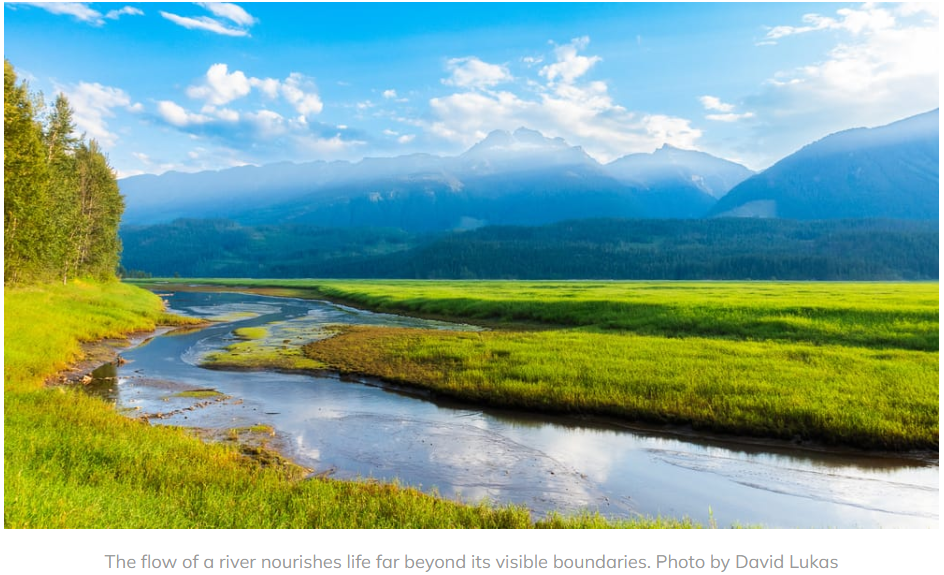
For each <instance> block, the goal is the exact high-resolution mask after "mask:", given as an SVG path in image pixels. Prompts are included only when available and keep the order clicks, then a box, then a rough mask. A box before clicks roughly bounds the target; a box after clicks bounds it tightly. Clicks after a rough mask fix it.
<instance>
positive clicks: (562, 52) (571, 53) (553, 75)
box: [541, 36, 602, 84]
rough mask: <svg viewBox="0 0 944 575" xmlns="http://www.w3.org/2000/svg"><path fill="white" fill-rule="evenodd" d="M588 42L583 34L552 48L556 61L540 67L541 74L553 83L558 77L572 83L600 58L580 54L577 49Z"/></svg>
mask: <svg viewBox="0 0 944 575" xmlns="http://www.w3.org/2000/svg"><path fill="white" fill-rule="evenodd" d="M588 44H590V38H589V37H587V36H583V37H580V38H574V39H573V40H571V41H570V43H569V44H564V45H563V46H558V47H557V48H555V49H554V56H555V57H556V58H557V62H555V63H553V64H549V65H547V66H544V67H543V68H541V76H544V77H545V78H547V81H548V82H551V83H553V82H554V81H555V80H557V79H558V78H560V81H561V82H563V83H565V84H570V83H573V81H574V80H576V79H577V78H579V77H580V76H583V75H584V74H586V73H587V71H588V70H590V68H592V67H593V65H594V64H596V63H597V62H599V61H600V60H602V58H600V57H599V56H590V57H587V56H580V55H578V54H577V52H578V51H580V50H583V49H585V48H586V47H587V45H588Z"/></svg>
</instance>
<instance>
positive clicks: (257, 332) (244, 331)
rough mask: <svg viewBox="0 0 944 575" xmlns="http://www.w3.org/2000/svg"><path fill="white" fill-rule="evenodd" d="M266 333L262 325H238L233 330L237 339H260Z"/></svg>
mask: <svg viewBox="0 0 944 575" xmlns="http://www.w3.org/2000/svg"><path fill="white" fill-rule="evenodd" d="M266 334H268V330H267V329H266V328H264V327H240V328H236V329H234V330H233V335H234V336H236V337H238V338H239V339H262V338H264V337H265V336H266Z"/></svg>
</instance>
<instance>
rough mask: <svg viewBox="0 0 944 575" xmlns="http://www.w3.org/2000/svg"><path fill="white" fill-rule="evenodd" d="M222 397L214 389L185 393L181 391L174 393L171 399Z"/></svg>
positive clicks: (191, 390) (192, 390)
mask: <svg viewBox="0 0 944 575" xmlns="http://www.w3.org/2000/svg"><path fill="white" fill-rule="evenodd" d="M221 395H223V394H222V393H220V392H219V391H217V390H215V389H189V390H187V391H181V392H179V393H175V394H174V395H172V396H171V397H196V398H205V397H219V396H221Z"/></svg>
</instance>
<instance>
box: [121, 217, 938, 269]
mask: <svg viewBox="0 0 944 575" xmlns="http://www.w3.org/2000/svg"><path fill="white" fill-rule="evenodd" d="M121 234H122V239H123V242H124V246H125V252H124V254H123V257H122V264H123V265H124V266H125V267H126V268H128V269H129V270H136V272H135V273H136V274H138V275H148V274H152V275H154V276H172V275H174V274H179V275H181V276H184V277H258V278H267V277H268V278H291V277H337V278H342V277H345V278H357V277H362V278H411V279H663V280H697V279H724V280H747V279H754V280H774V279H780V280H935V279H937V278H938V261H939V260H938V224H937V222H936V221H916V220H823V221H793V220H766V219H749V218H740V219H738V218H731V219H711V220H648V219H645V220H620V219H594V220H573V221H568V222H561V223H557V224H550V225H546V226H532V227H529V226H495V227H486V228H480V229H478V230H475V231H468V232H455V233H448V232H447V233H441V234H428V235H418V234H409V233H407V232H403V231H402V230H389V229H379V228H367V229H356V228H345V229H331V228H319V227H314V226H305V225H300V224H293V225H286V224H283V225H277V226H242V225H240V224H237V223H235V222H231V221H224V220H178V221H176V222H173V223H170V224H161V225H154V226H135V227H128V228H124V229H122V231H121ZM182 253H183V254H187V257H186V258H181V257H179V255H178V254H182ZM129 274H130V275H134V274H131V272H129Z"/></svg>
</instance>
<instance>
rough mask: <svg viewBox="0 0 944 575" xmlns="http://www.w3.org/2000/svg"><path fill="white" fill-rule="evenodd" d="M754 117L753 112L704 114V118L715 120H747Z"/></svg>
mask: <svg viewBox="0 0 944 575" xmlns="http://www.w3.org/2000/svg"><path fill="white" fill-rule="evenodd" d="M753 117H754V112H744V113H743V114H735V113H727V114H708V115H707V116H705V118H706V119H708V120H712V121H715V122H729V123H730V122H737V121H739V120H747V119H749V118H753Z"/></svg>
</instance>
